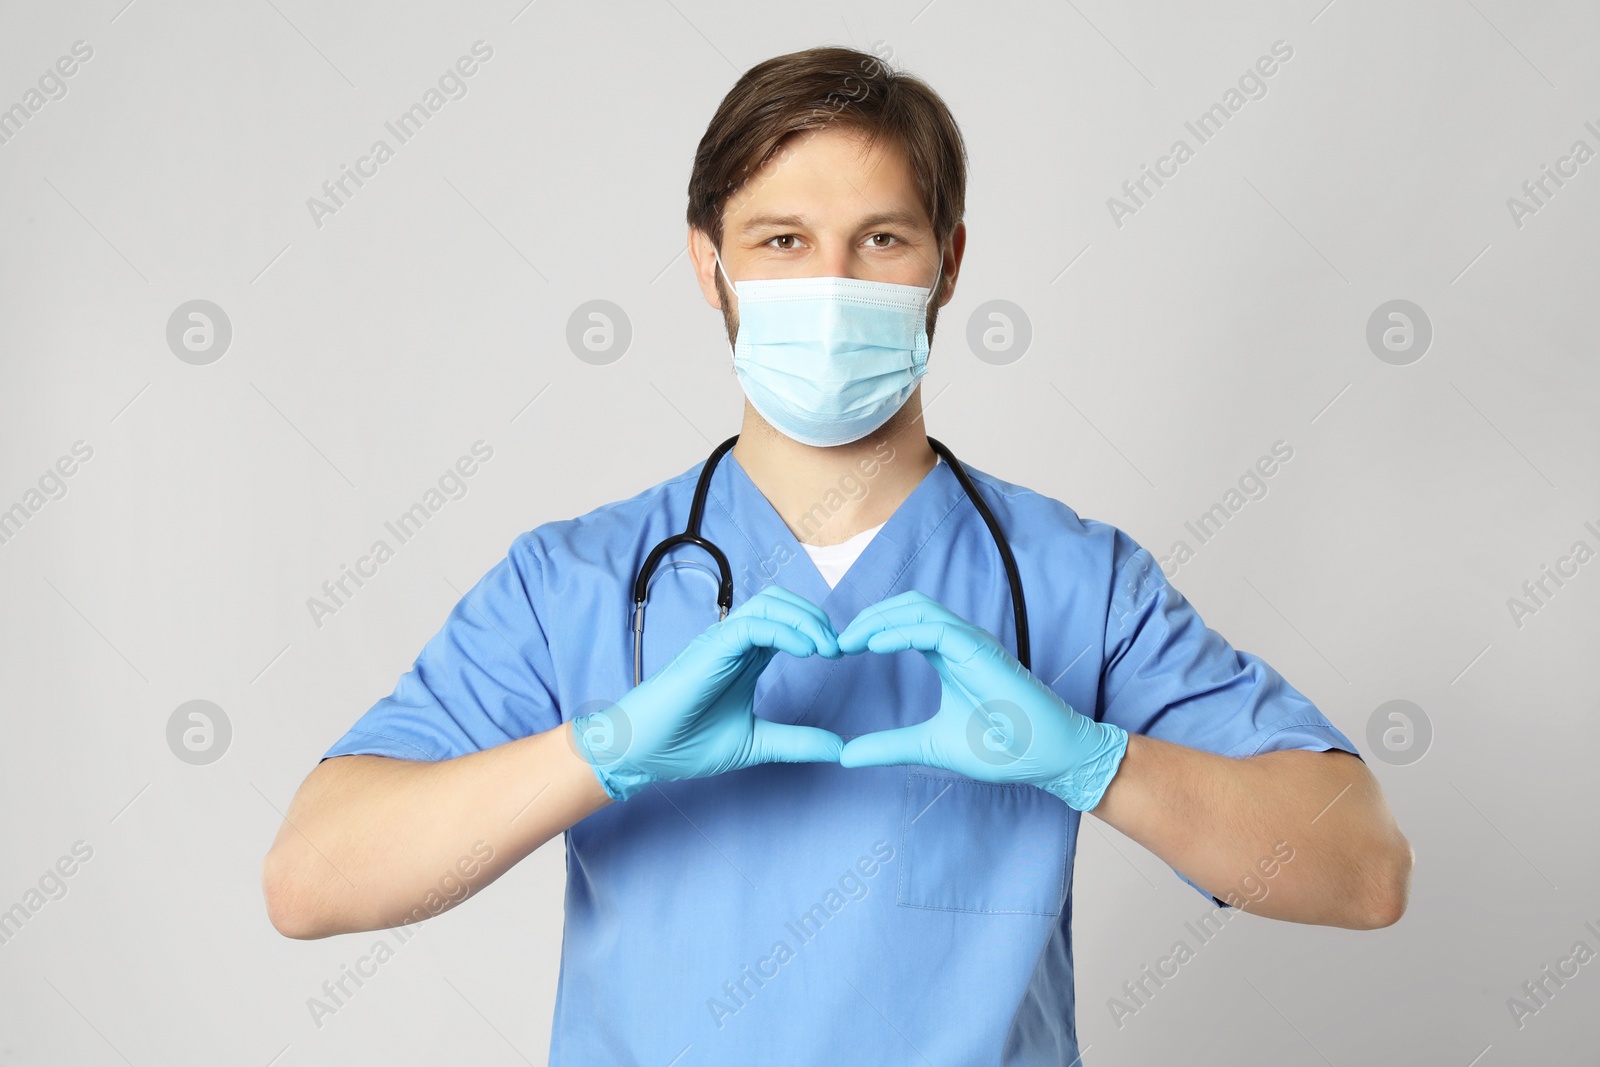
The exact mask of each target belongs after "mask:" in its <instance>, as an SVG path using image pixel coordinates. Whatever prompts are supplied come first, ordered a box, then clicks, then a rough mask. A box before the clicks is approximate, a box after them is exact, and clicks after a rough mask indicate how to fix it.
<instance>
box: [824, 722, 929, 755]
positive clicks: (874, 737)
mask: <svg viewBox="0 0 1600 1067" xmlns="http://www.w3.org/2000/svg"><path fill="white" fill-rule="evenodd" d="M931 722H932V720H931V719H930V720H929V721H928V722H919V723H917V724H916V725H915V726H902V727H900V728H899V729H896V730H879V731H878V732H877V733H871V734H862V735H861V736H860V737H855V738H851V739H850V740H849V741H848V742H846V743H845V746H844V751H842V752H840V753H839V766H841V767H889V766H896V765H899V764H902V763H920V764H922V765H923V766H930V767H931V766H938V764H935V763H933V762H932V759H933V746H932V743H931V742H932V737H933V735H932V727H931V726H930V723H931Z"/></svg>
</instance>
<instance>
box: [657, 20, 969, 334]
mask: <svg viewBox="0 0 1600 1067" xmlns="http://www.w3.org/2000/svg"><path fill="white" fill-rule="evenodd" d="M885 51H887V49H886V50H885ZM830 122H837V123H842V124H843V125H844V126H845V127H848V128H850V129H851V130H854V131H859V132H861V133H862V134H864V135H865V137H866V144H867V146H869V147H870V146H873V145H876V144H878V143H879V142H880V141H883V140H885V139H887V140H889V141H891V142H893V143H895V144H898V145H899V147H900V148H901V149H902V150H903V151H904V152H905V154H906V158H907V159H908V161H909V162H910V165H911V170H912V173H913V174H914V175H915V176H916V181H917V188H918V190H919V191H920V193H921V195H922V204H923V208H924V210H926V211H927V213H928V218H929V220H930V221H931V223H932V225H933V234H934V237H935V239H936V240H937V241H938V243H939V245H940V246H941V247H942V246H943V244H944V242H945V241H946V240H947V239H948V238H949V237H950V235H951V233H953V232H954V231H955V228H956V225H957V224H958V223H959V222H961V220H962V216H963V215H964V214H965V211H966V196H967V151H966V146H965V144H964V143H963V142H962V140H961V131H960V129H958V128H957V126H956V122H955V119H954V117H952V116H951V114H950V109H949V108H948V107H946V106H945V102H944V101H943V100H942V99H941V98H940V97H939V94H938V93H936V92H934V91H933V90H932V89H931V88H929V87H928V85H927V83H925V82H923V81H921V80H920V79H918V78H916V77H913V76H912V75H910V74H905V73H901V72H899V71H896V70H893V69H892V68H890V67H889V66H888V65H887V64H886V63H885V62H884V60H883V59H880V58H879V57H878V56H875V55H872V54H870V53H867V52H860V51H857V50H856V49H854V48H841V47H822V48H808V49H806V50H804V51H801V52H791V53H789V54H788V55H783V56H777V57H775V58H772V59H769V60H766V61H765V62H762V63H758V64H756V65H755V66H753V67H751V68H750V69H749V70H747V71H745V73H744V76H743V77H741V78H740V79H739V80H738V81H737V82H735V83H734V85H733V88H732V89H729V90H728V95H726V96H724V97H723V98H722V103H721V104H720V105H719V106H718V107H717V111H716V114H714V115H713V116H711V122H710V124H709V125H708V126H707V127H706V132H705V135H704V136H702V137H701V138H700V145H699V147H698V148H696V149H695V153H694V170H693V172H692V173H691V174H690V175H689V212H688V214H689V225H690V226H693V227H695V228H696V229H698V230H701V231H702V232H704V233H705V234H706V235H707V236H709V237H710V238H711V241H712V243H713V244H715V245H716V246H717V247H718V248H719V249H720V248H721V247H722V211H723V206H724V205H725V204H726V203H727V200H728V198H729V197H731V196H733V195H734V194H735V193H737V192H738V191H739V189H740V188H742V187H743V186H744V184H745V182H747V181H749V180H750V178H751V177H752V176H754V175H755V174H756V172H757V171H759V170H760V169H761V168H762V167H763V166H764V165H765V164H766V162H767V161H768V160H769V159H771V158H772V157H773V156H774V155H776V154H777V153H778V152H779V151H780V150H781V149H782V148H783V146H784V144H785V141H786V139H787V138H789V137H790V136H791V135H793V134H796V133H801V132H803V131H807V130H818V129H823V128H825V127H826V126H827V125H828V124H829V123H830ZM941 287H942V283H941ZM717 288H718V289H719V290H720V289H721V288H722V282H721V279H720V278H718V279H717ZM933 303H934V304H935V306H936V305H937V303H938V301H937V299H935V300H934V301H933Z"/></svg>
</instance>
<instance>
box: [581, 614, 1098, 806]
mask: <svg viewBox="0 0 1600 1067" xmlns="http://www.w3.org/2000/svg"><path fill="white" fill-rule="evenodd" d="M912 648H914V649H917V650H918V651H920V652H921V653H922V654H923V655H924V656H925V657H926V658H927V660H928V662H929V663H930V664H931V665H932V666H933V668H934V670H935V671H937V672H938V674H939V679H940V683H941V684H940V701H939V710H938V711H937V712H936V713H935V714H934V715H933V717H932V718H930V719H927V720H926V721H924V722H920V723H917V724H916V725H915V726H906V727H901V728H899V729H895V730H882V731H879V732H877V733H871V734H865V735H863V736H861V737H857V738H854V739H852V740H851V741H850V742H849V744H845V743H843V741H841V739H840V738H839V737H838V736H837V735H835V734H833V733H831V732H830V731H827V730H823V729H819V728H817V727H812V726H796V725H790V724H784V723H774V722H770V721H768V720H766V719H762V718H760V717H759V716H757V715H756V714H755V710H754V693H755V684H756V679H757V678H758V677H759V676H760V674H761V672H762V671H763V670H765V669H766V666H767V664H768V663H769V662H771V660H772V658H773V656H775V655H776V654H777V653H778V652H779V651H783V652H787V653H788V654H789V655H791V656H796V657H804V656H810V655H821V656H825V657H827V658H830V659H832V658H836V657H838V656H840V655H846V654H855V653H860V652H877V653H887V652H899V651H904V650H906V649H912ZM572 730H573V739H574V743H575V745H576V746H577V748H578V751H579V753H580V754H581V755H582V756H583V758H584V759H585V760H587V761H588V762H589V764H590V765H591V766H592V767H593V768H594V771H595V774H596V776H597V777H598V778H599V779H600V782H601V784H602V785H603V786H604V787H605V789H606V792H607V793H608V794H609V795H610V796H611V797H612V798H613V799H616V800H626V799H627V798H628V797H630V796H632V795H633V794H635V793H637V792H638V791H639V790H640V789H643V788H644V787H645V786H647V785H649V784H651V783H652V782H658V781H677V780H681V779H686V778H703V777H709V776H711V775H715V774H722V773H724V772H726V771H731V770H739V769H742V768H745V767H749V766H753V765H755V764H758V763H772V762H784V763H804V762H832V761H835V760H837V761H838V762H839V763H840V764H841V765H842V766H845V767H868V766H885V765H893V764H908V763H914V764H921V765H924V766H930V767H940V768H943V769H945V770H950V771H955V772H957V773H960V774H965V775H967V776H969V777H972V778H976V779H978V780H980V781H986V782H1001V783H1014V782H1026V783H1029V784H1031V785H1036V786H1038V787H1039V788H1041V789H1044V790H1046V791H1047V792H1050V793H1051V794H1053V795H1055V796H1057V797H1059V798H1060V799H1061V800H1063V801H1064V802H1066V803H1067V804H1068V805H1070V806H1071V807H1073V808H1076V809H1077V810H1079V811H1088V810H1090V809H1091V808H1093V807H1094V806H1095V805H1096V804H1098V803H1099V802H1100V798H1101V796H1102V795H1103V794H1104V792H1105V789H1106V787H1107V785H1109V784H1110V781H1111V778H1112V776H1113V775H1115V774H1116V771H1117V768H1118V766H1119V765H1120V764H1121V761H1122V756H1123V753H1124V751H1125V750H1126V747H1127V737H1128V735H1127V732H1126V731H1124V730H1123V729H1121V728H1120V727H1118V726H1115V725H1112V724H1110V723H1101V722H1095V721H1094V720H1092V719H1089V718H1088V717H1086V716H1084V715H1081V714H1079V713H1078V712H1076V711H1074V710H1073V709H1072V708H1071V707H1070V706H1068V705H1067V704H1066V703H1065V702H1064V701H1062V700H1061V698H1060V697H1058V696H1056V695H1055V693H1053V692H1052V691H1051V690H1050V689H1049V687H1048V686H1046V685H1044V683H1042V682H1040V681H1039V680H1038V679H1037V678H1035V677H1034V676H1033V675H1032V674H1031V673H1030V672H1029V671H1028V670H1027V669H1026V668H1025V667H1023V666H1022V664H1020V663H1018V662H1017V660H1016V659H1015V658H1014V657H1013V656H1012V655H1011V654H1010V653H1009V652H1007V651H1006V650H1005V648H1003V647H1002V646H1001V645H1000V643H999V642H998V641H996V640H995V638H994V636H993V635H991V634H990V633H988V632H987V631H986V630H983V629H981V628H979V627H976V626H974V625H972V624H971V623H969V622H967V621H966V620H964V619H962V618H960V617H959V616H957V615H955V614H954V613H953V612H951V611H950V610H949V609H947V608H945V607H944V606H943V605H942V604H940V603H939V602H938V601H936V600H934V599H933V598H932V597H929V596H927V595H925V594H923V593H918V592H915V591H913V592H908V593H902V594H900V595H899V596H895V597H891V598H889V599H888V600H884V601H882V602H880V603H878V604H874V605H872V606H871V607H869V608H867V609H865V610H864V611H862V612H861V614H860V615H858V616H857V617H856V618H855V620H854V621H852V622H851V623H850V625H849V626H847V627H846V628H845V630H844V632H843V633H839V634H836V633H835V632H834V629H833V626H832V624H831V623H830V622H829V619H828V616H827V614H826V613H825V612H823V610H822V609H821V608H819V607H817V606H816V605H815V604H812V603H811V602H810V601H808V600H806V599H805V598H804V597H801V596H799V595H798V594H796V593H792V592H790V591H789V590H787V589H783V588H781V587H779V586H768V587H766V588H765V589H763V590H761V591H760V592H759V593H756V594H755V595H754V596H752V597H750V598H749V599H748V600H746V601H745V602H744V603H743V604H741V605H740V606H739V607H738V608H737V609H735V610H734V611H733V612H731V613H730V614H729V615H728V617H727V618H726V619H723V620H722V621H720V622H718V623H716V624H714V625H713V626H711V627H710V628H709V629H707V630H706V631H705V632H704V633H702V634H700V635H699V636H698V637H696V638H695V639H694V640H693V641H692V642H690V643H689V645H688V647H686V648H685V649H684V650H683V652H681V653H680V654H679V655H678V656H677V657H676V658H675V659H673V660H672V662H671V663H669V664H667V665H666V666H665V667H663V668H661V670H659V671H657V672H656V673H655V674H654V675H652V676H651V677H649V678H647V679H645V680H644V681H643V682H642V683H640V684H639V685H638V686H636V687H634V688H633V689H632V690H630V691H629V692H628V693H627V694H626V695H624V696H623V697H622V698H621V699H620V700H618V701H617V703H616V704H615V705H613V706H612V707H610V708H607V709H605V710H604V711H601V712H596V713H594V714H592V715H585V716H580V717H578V718H576V719H574V720H573V721H572Z"/></svg>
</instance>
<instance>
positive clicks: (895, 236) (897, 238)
mask: <svg viewBox="0 0 1600 1067" xmlns="http://www.w3.org/2000/svg"><path fill="white" fill-rule="evenodd" d="M880 237H883V238H887V239H888V240H890V241H897V242H898V241H900V236H899V235H898V234H893V233H875V234H873V235H872V236H871V237H869V238H867V240H869V241H872V242H873V245H872V247H873V248H890V247H893V246H892V245H888V244H879V243H878V238H880Z"/></svg>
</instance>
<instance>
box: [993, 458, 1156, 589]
mask: <svg viewBox="0 0 1600 1067" xmlns="http://www.w3.org/2000/svg"><path fill="white" fill-rule="evenodd" d="M962 466H964V467H965V468H966V471H967V474H968V476H969V477H971V478H972V480H973V482H975V483H976V484H977V485H978V487H979V491H980V492H981V493H982V494H983V498H984V502H985V503H986V504H988V505H989V508H990V510H992V511H993V512H994V513H995V519H996V521H998V522H999V523H1000V525H1001V528H1002V529H1003V530H1005V531H1006V534H1007V537H1008V538H1012V539H1024V538H1028V539H1044V540H1047V541H1049V542H1051V543H1052V544H1053V545H1054V546H1057V547H1062V546H1072V547H1074V548H1076V549H1078V550H1080V551H1083V552H1088V553H1093V554H1098V555H1101V556H1103V558H1105V559H1106V560H1108V561H1110V562H1111V563H1112V564H1113V565H1114V566H1115V567H1117V568H1120V567H1121V566H1123V565H1124V564H1126V563H1127V561H1128V560H1129V559H1130V558H1131V557H1132V556H1134V555H1135V554H1136V553H1139V552H1144V553H1145V555H1147V556H1148V555H1149V553H1148V552H1146V551H1145V550H1144V549H1143V548H1142V547H1141V546H1140V545H1139V544H1138V542H1136V541H1135V540H1134V539H1133V537H1132V536H1130V535H1129V534H1128V533H1127V532H1126V531H1125V530H1123V529H1122V528H1121V527H1118V526H1115V525H1113V524H1111V523H1109V522H1105V521H1103V520H1100V519H1094V518H1089V517H1088V516H1085V515H1081V514H1079V512H1078V511H1077V509H1075V508H1074V507H1072V506H1071V505H1070V504H1067V503H1066V502H1064V501H1061V500H1058V499H1056V498H1055V497H1053V496H1049V495H1047V494H1045V493H1041V492H1039V491H1038V490H1036V489H1031V488H1029V487H1028V486H1024V485H1018V484H1016V483H1015V482H1008V481H1006V480H1005V479H1003V478H999V477H996V476H995V475H993V474H990V473H988V472H987V471H982V470H978V469H977V468H975V467H973V466H972V465H970V464H966V463H963V464H962ZM1013 530H1015V531H1016V532H1015V533H1013V532H1012V531H1013Z"/></svg>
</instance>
